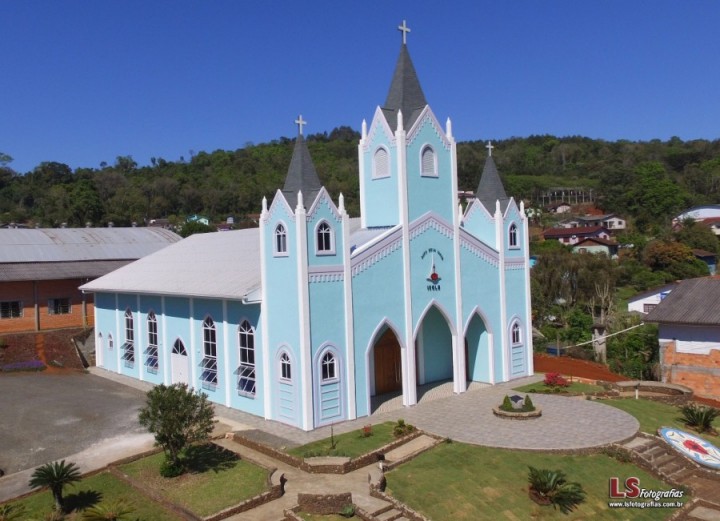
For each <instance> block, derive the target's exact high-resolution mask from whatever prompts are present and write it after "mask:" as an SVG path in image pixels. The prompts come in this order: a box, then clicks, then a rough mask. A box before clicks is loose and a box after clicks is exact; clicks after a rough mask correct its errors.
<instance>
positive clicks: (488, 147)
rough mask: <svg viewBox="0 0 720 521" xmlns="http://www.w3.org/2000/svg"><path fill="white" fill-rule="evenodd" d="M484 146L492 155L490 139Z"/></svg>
mask: <svg viewBox="0 0 720 521" xmlns="http://www.w3.org/2000/svg"><path fill="white" fill-rule="evenodd" d="M296 123H297V121H296ZM485 148H487V149H488V156H490V157H492V151H493V148H495V147H494V146H492V143H491V142H490V141H488V144H487V145H485Z"/></svg>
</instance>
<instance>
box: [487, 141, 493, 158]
mask: <svg viewBox="0 0 720 521" xmlns="http://www.w3.org/2000/svg"><path fill="white" fill-rule="evenodd" d="M485 148H487V149H488V156H489V157H492V151H493V148H495V147H494V146H492V143H491V142H490V141H488V144H487V145H485Z"/></svg>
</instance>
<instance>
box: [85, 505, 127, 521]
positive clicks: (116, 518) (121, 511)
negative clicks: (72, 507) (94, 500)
mask: <svg viewBox="0 0 720 521" xmlns="http://www.w3.org/2000/svg"><path fill="white" fill-rule="evenodd" d="M133 512H134V510H133V508H132V507H130V506H129V505H128V504H127V503H125V502H123V501H113V502H111V503H101V504H100V505H95V506H93V507H91V508H88V509H87V510H85V511H84V512H83V516H82V519H83V521H125V520H128V521H129V520H130V519H131V514H132V513H133Z"/></svg>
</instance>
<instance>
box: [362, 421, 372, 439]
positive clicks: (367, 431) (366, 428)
mask: <svg viewBox="0 0 720 521" xmlns="http://www.w3.org/2000/svg"><path fill="white" fill-rule="evenodd" d="M372 435H373V431H372V425H370V424H367V425H363V428H362V433H361V436H362V437H363V438H369V437H370V436H372Z"/></svg>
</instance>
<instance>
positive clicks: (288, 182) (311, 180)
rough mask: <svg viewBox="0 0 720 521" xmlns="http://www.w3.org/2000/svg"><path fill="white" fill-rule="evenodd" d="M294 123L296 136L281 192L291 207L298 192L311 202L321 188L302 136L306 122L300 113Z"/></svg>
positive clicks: (296, 200)
mask: <svg viewBox="0 0 720 521" xmlns="http://www.w3.org/2000/svg"><path fill="white" fill-rule="evenodd" d="M295 123H297V125H298V137H297V140H296V141H295V148H294V149H293V155H292V159H291V160H290V167H289V168H288V173H287V177H286V178H285V186H284V187H283V189H282V193H283V195H284V196H285V199H286V200H287V202H288V204H290V207H291V208H295V206H296V205H297V202H298V192H302V197H303V200H305V201H308V202H309V203H312V202H313V201H314V200H315V196H316V195H317V194H318V192H319V191H320V188H322V184H321V183H320V178H319V177H318V175H317V171H316V170H315V165H314V164H313V162H312V158H311V157H310V151H309V150H308V147H307V143H306V142H305V138H304V137H303V125H306V124H307V122H306V121H304V120H303V119H302V115H301V116H299V117H298V119H296V120H295Z"/></svg>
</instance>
